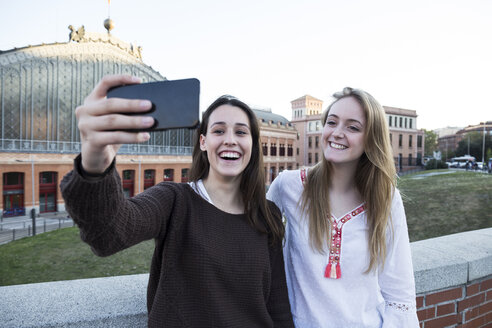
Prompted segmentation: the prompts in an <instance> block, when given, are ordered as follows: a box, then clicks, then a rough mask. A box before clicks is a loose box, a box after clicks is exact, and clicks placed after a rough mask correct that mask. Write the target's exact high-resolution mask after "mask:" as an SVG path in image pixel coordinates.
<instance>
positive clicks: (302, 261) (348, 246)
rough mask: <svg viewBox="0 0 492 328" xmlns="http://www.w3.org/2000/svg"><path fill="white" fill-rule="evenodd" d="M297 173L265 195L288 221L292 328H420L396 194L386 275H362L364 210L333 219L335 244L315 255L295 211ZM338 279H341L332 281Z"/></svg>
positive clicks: (287, 174)
mask: <svg viewBox="0 0 492 328" xmlns="http://www.w3.org/2000/svg"><path fill="white" fill-rule="evenodd" d="M300 172H301V171H300V170H294V171H284V172H282V173H281V174H280V175H279V176H278V177H277V178H276V179H275V180H274V182H273V183H272V185H271V186H270V188H269V190H268V193H267V198H268V199H270V200H272V201H273V202H275V204H276V205H277V206H278V207H279V209H280V211H281V212H282V213H283V214H284V216H285V217H286V219H287V228H286V243H285V247H284V260H285V270H286V275H287V287H288V290H289V299H290V305H291V309H292V314H293V317H294V322H295V324H296V327H298V328H329V327H337V328H338V327H344V328H345V327H353V328H355V327H361V328H362V327H364V328H369V327H374V328H380V327H383V328H389V327H391V328H393V327H399V328H400V327H401V328H417V327H419V322H418V318H417V314H416V307H415V283H414V277H413V267H412V258H411V253H410V244H409V239H408V231H407V223H406V218H405V211H404V209H403V202H402V200H401V196H400V193H399V191H398V190H395V193H394V197H393V201H392V207H391V218H392V226H393V234H392V233H391V227H389V228H388V232H387V255H386V261H385V265H384V269H382V268H378V270H377V271H376V272H369V273H367V274H365V273H364V272H365V271H366V270H367V268H368V264H369V257H370V256H369V250H368V241H367V230H368V226H367V222H366V220H367V218H366V213H365V211H364V207H363V206H358V207H357V208H356V209H354V210H352V211H350V212H349V213H347V214H346V215H343V216H342V217H340V218H335V220H336V224H335V225H336V229H335V226H333V229H334V230H333V231H332V233H333V232H334V234H333V236H334V237H335V238H334V239H333V244H332V245H330V250H329V251H328V252H327V254H320V253H317V252H315V251H313V250H312V248H311V247H310V245H309V241H308V237H309V233H308V230H309V228H308V225H307V220H306V218H304V217H303V215H302V214H301V210H300V208H299V206H298V204H299V199H300V198H301V194H302V191H303V184H302V181H301V174H300ZM338 232H339V234H338ZM338 236H339V237H338ZM330 251H333V252H331V255H330ZM337 264H339V267H338V268H337V267H336V265H337ZM337 275H338V277H339V279H332V278H330V276H331V277H333V278H334V277H335V276H337Z"/></svg>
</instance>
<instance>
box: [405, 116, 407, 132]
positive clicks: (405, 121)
mask: <svg viewBox="0 0 492 328" xmlns="http://www.w3.org/2000/svg"><path fill="white" fill-rule="evenodd" d="M406 128H407V118H406V117H405V129H406Z"/></svg>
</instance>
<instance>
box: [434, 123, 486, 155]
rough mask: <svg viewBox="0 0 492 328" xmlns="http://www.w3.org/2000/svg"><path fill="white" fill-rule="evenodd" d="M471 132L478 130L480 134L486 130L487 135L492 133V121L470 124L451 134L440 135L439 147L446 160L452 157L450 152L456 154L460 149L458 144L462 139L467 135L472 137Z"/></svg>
mask: <svg viewBox="0 0 492 328" xmlns="http://www.w3.org/2000/svg"><path fill="white" fill-rule="evenodd" d="M451 132H452V133H451ZM470 132H478V133H480V134H482V133H484V132H485V135H492V121H487V122H481V123H480V124H475V125H468V126H467V127H465V128H461V129H455V130H452V131H450V133H449V134H446V135H443V136H439V138H438V140H437V142H438V146H437V147H438V149H439V150H440V151H441V153H442V154H444V159H445V160H448V159H450V158H449V156H448V155H447V154H448V153H449V154H453V155H454V153H455V151H456V150H457V149H458V144H459V143H460V141H462V140H464V139H465V138H467V137H468V140H469V139H470V136H469V135H468V134H469V133H470ZM462 155H463V154H462Z"/></svg>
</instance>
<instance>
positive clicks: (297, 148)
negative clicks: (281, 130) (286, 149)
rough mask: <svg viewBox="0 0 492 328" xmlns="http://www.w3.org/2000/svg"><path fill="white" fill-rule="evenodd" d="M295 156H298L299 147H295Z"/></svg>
mask: <svg viewBox="0 0 492 328" xmlns="http://www.w3.org/2000/svg"><path fill="white" fill-rule="evenodd" d="M296 155H297V156H299V147H296Z"/></svg>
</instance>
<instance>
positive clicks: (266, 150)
mask: <svg viewBox="0 0 492 328" xmlns="http://www.w3.org/2000/svg"><path fill="white" fill-rule="evenodd" d="M262 148H263V156H267V155H268V145H267V144H266V143H262Z"/></svg>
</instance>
